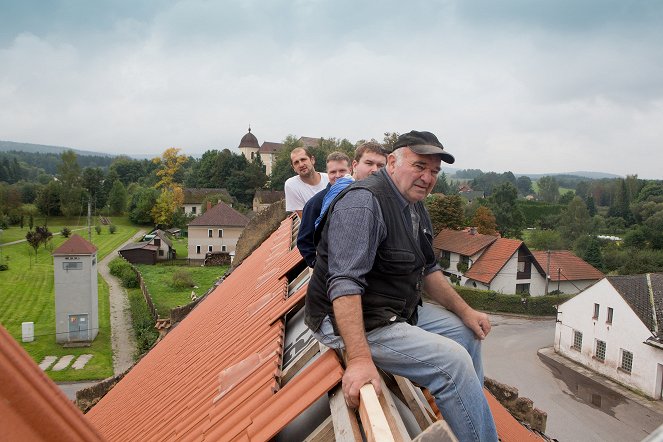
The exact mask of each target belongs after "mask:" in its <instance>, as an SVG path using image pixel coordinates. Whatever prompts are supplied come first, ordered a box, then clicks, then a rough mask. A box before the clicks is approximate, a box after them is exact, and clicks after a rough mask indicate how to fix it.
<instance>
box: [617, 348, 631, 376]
mask: <svg viewBox="0 0 663 442" xmlns="http://www.w3.org/2000/svg"><path fill="white" fill-rule="evenodd" d="M619 368H621V369H622V370H624V371H625V372H626V373H630V372H631V370H633V353H631V352H630V351H628V350H624V349H623V348H622V362H621V364H620V366H619Z"/></svg>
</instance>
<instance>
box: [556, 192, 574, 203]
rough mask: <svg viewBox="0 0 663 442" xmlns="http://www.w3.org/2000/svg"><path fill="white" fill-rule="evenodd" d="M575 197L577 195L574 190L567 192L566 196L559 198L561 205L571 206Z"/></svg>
mask: <svg viewBox="0 0 663 442" xmlns="http://www.w3.org/2000/svg"><path fill="white" fill-rule="evenodd" d="M574 196H575V193H573V191H572V190H567V191H566V192H564V195H562V196H560V197H559V204H564V205H567V204H569V203H570V202H571V201H572V200H573V197H574Z"/></svg>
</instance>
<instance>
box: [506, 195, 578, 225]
mask: <svg viewBox="0 0 663 442" xmlns="http://www.w3.org/2000/svg"><path fill="white" fill-rule="evenodd" d="M516 205H517V206H518V207H520V210H522V211H523V215H524V216H525V223H526V224H527V225H528V226H534V225H536V222H537V221H538V220H540V219H542V218H545V217H546V216H549V215H559V214H560V213H562V210H563V209H564V208H565V207H566V206H563V205H562V204H550V203H544V202H540V201H526V200H517V201H516Z"/></svg>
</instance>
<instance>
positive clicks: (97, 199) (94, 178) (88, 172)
mask: <svg viewBox="0 0 663 442" xmlns="http://www.w3.org/2000/svg"><path fill="white" fill-rule="evenodd" d="M81 182H82V186H83V189H84V190H85V192H86V193H87V196H88V197H89V198H90V200H91V201H92V206H93V207H94V208H95V209H99V210H101V209H102V208H103V207H104V206H105V205H106V196H107V194H106V193H104V191H103V190H104V188H103V183H104V172H103V170H101V168H99V167H86V168H85V169H83V176H82V180H81Z"/></svg>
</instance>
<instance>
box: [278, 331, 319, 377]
mask: <svg viewBox="0 0 663 442" xmlns="http://www.w3.org/2000/svg"><path fill="white" fill-rule="evenodd" d="M318 351H319V347H318V341H316V340H315V339H312V340H311V342H309V343H308V345H307V346H306V348H305V349H304V350H303V351H302V352H301V353H300V354H299V355H298V356H297V357H296V358H295V360H294V361H292V362H291V363H290V364H288V366H287V367H286V368H285V370H284V371H283V373H282V374H281V385H285V384H286V383H288V381H289V380H290V379H292V378H293V377H294V376H295V374H297V373H298V372H299V370H301V369H302V367H303V366H304V365H306V363H307V362H308V361H310V360H311V358H313V356H315V355H316V354H318Z"/></svg>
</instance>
